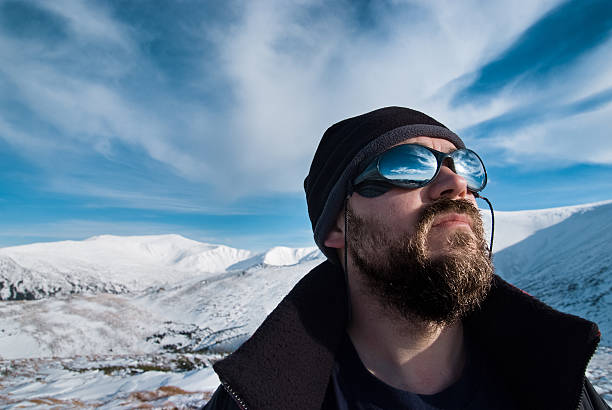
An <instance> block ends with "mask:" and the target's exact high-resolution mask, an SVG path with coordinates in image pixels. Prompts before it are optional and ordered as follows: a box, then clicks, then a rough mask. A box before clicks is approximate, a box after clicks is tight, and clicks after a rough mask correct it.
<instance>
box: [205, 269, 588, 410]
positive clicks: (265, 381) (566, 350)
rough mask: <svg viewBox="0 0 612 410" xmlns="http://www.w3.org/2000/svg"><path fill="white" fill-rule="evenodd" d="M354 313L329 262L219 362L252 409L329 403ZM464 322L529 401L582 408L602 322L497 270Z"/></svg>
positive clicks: (300, 408) (308, 409) (526, 404)
mask: <svg viewBox="0 0 612 410" xmlns="http://www.w3.org/2000/svg"><path fill="white" fill-rule="evenodd" d="M346 320H347V305H346V290H345V286H344V277H343V274H342V271H341V269H340V268H339V267H337V266H336V265H333V264H331V263H330V262H328V261H326V262H323V263H322V264H320V265H319V266H317V267H316V268H314V269H313V270H312V271H311V272H310V273H308V274H307V275H306V276H305V277H304V278H303V279H302V280H301V281H300V282H299V283H298V284H297V285H296V286H295V287H294V288H293V290H292V291H291V292H290V293H289V294H288V295H287V296H286V297H285V298H284V299H283V300H282V301H281V303H280V304H279V305H278V306H277V307H276V309H274V311H273V312H272V313H271V314H270V315H269V316H268V317H267V318H266V320H265V321H264V322H263V323H262V325H261V326H260V327H259V328H258V329H257V330H256V331H255V333H254V334H253V336H252V337H251V338H250V339H249V340H247V341H246V342H245V343H244V344H243V345H242V346H241V347H240V348H239V349H238V350H236V351H235V352H234V353H233V354H231V355H230V356H228V357H226V358H225V359H223V360H221V361H219V362H217V363H216V364H215V365H214V369H215V371H216V372H217V373H218V374H219V377H220V379H221V381H222V382H223V383H226V384H227V385H229V386H231V389H232V390H233V391H235V392H237V394H238V395H239V397H240V398H241V399H242V400H243V401H244V402H245V403H246V404H247V406H248V407H249V408H250V409H251V408H252V409H278V408H291V409H295V410H313V409H320V408H321V405H322V403H323V401H324V397H325V394H326V390H327V387H328V382H329V378H330V375H331V371H332V367H333V365H334V356H335V352H336V351H337V349H338V347H339V345H340V343H341V341H342V338H343V336H344V329H345V327H346ZM464 325H465V326H466V329H467V331H468V332H470V334H471V335H472V336H471V338H473V340H474V341H475V343H476V346H477V348H479V349H480V350H481V351H482V353H483V355H484V357H485V359H486V360H487V363H488V364H490V366H491V368H492V369H494V373H495V374H497V375H499V382H500V383H504V385H505V386H507V387H508V390H509V392H510V393H511V394H512V395H513V396H514V397H515V398H516V400H517V402H518V403H520V404H521V407H520V408H555V409H565V408H567V409H576V408H577V406H578V400H579V396H580V392H581V389H582V380H583V377H584V372H585V370H586V366H587V364H588V362H589V360H590V358H591V356H592V355H593V353H594V352H595V349H596V347H597V344H598V342H599V337H600V334H599V331H598V329H597V326H596V325H595V324H594V323H592V322H589V321H587V320H584V319H581V318H579V317H576V316H572V315H568V314H564V313H561V312H558V311H556V310H554V309H552V308H550V307H549V306H547V305H545V304H544V303H542V302H540V301H538V300H537V299H535V298H533V297H532V296H530V295H528V294H526V293H525V292H523V291H521V290H519V289H518V288H515V287H514V286H512V285H510V284H508V283H507V282H505V281H503V280H502V279H501V278H499V277H498V276H495V278H494V280H493V286H492V289H491V292H490V294H489V296H488V298H487V300H486V301H485V302H484V303H483V305H482V307H481V309H480V310H479V311H478V312H475V313H474V314H472V315H471V316H470V317H468V318H467V319H466V320H465V321H464Z"/></svg>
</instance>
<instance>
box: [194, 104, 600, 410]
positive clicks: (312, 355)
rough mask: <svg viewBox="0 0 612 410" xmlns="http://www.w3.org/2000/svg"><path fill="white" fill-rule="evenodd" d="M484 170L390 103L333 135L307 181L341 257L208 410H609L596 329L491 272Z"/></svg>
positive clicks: (320, 226)
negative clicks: (598, 387)
mask: <svg viewBox="0 0 612 410" xmlns="http://www.w3.org/2000/svg"><path fill="white" fill-rule="evenodd" d="M485 185H486V172H485V168H484V164H483V163H482V161H481V159H480V158H479V157H478V155H477V154H476V153H475V152H473V151H471V150H468V149H466V148H465V145H464V143H463V141H462V140H461V139H460V138H459V137H458V136H457V135H456V134H454V133H453V132H451V131H450V130H448V129H447V128H446V127H445V126H444V125H442V124H441V123H439V122H437V121H436V120H434V119H433V118H431V117H429V116H427V115H425V114H423V113H420V112H418V111H414V110H410V109H407V108H399V107H388V108H383V109H380V110H376V111H373V112H370V113H367V114H363V115H361V116H357V117H354V118H349V119H347V120H344V121H342V122H340V123H337V124H335V125H333V126H332V127H330V128H329V129H328V130H327V131H326V132H325V134H324V135H323V138H322V140H321V142H320V144H319V147H318V149H317V152H316V154H315V156H314V159H313V162H312V165H311V168H310V172H309V174H308V176H307V177H306V180H305V182H304V187H305V190H306V199H307V203H308V212H309V216H310V219H311V222H312V226H313V231H314V238H315V242H316V243H317V245H318V246H319V247H320V248H321V250H322V251H323V253H324V254H325V255H326V256H327V258H328V260H327V261H325V262H324V263H322V264H320V265H319V266H317V267H316V268H315V269H313V270H312V271H311V272H310V273H308V274H307V275H306V276H305V277H304V278H303V279H302V280H301V281H300V282H299V283H298V284H297V285H296V286H295V288H294V289H293V290H292V291H291V292H290V293H289V295H287V296H286V297H285V299H284V300H283V301H282V302H281V303H280V304H279V305H278V307H277V308H276V309H275V310H274V311H273V312H272V313H271V314H270V315H269V316H268V318H267V319H266V320H265V321H264V323H263V324H262V325H261V326H260V328H259V329H258V330H257V331H256V332H255V334H254V335H253V336H252V337H251V338H250V339H249V340H248V341H246V342H245V343H244V344H243V345H242V346H241V347H240V348H239V349H238V350H237V351H236V352H234V353H233V354H232V355H230V356H228V357H227V358H225V359H224V360H222V361H219V362H217V363H216V364H215V366H214V367H215V371H216V372H217V373H218V374H219V377H220V379H221V381H222V383H223V385H222V386H220V388H219V389H218V390H217V391H216V393H215V394H214V396H213V397H212V398H211V400H210V402H209V403H208V405H207V406H206V408H209V409H236V408H240V409H578V408H580V409H605V408H608V407H607V406H606V404H605V403H604V402H603V401H602V400H601V398H600V397H599V396H598V395H597V393H596V392H595V391H594V390H593V388H592V386H591V385H590V383H589V382H588V380H586V378H585V377H584V372H585V369H586V366H587V364H588V361H589V360H590V358H591V356H592V355H593V353H594V351H595V348H596V346H597V343H598V341H599V332H598V330H597V327H596V325H595V324H593V323H591V322H588V321H586V320H584V319H580V318H577V317H574V316H570V315H566V314H563V313H560V312H557V311H555V310H553V309H551V308H550V307H548V306H546V305H544V304H543V303H541V302H539V301H537V300H536V299H534V298H532V297H531V296H529V295H527V294H525V293H523V292H521V291H520V290H518V289H516V288H514V287H512V286H511V285H509V284H507V283H506V282H504V281H503V280H502V279H500V278H499V277H497V276H495V275H494V273H493V267H492V264H491V261H490V258H489V256H490V255H489V252H488V250H487V248H486V242H485V240H484V238H483V236H484V235H483V228H482V221H481V219H480V215H479V212H478V210H477V208H476V206H475V202H476V201H475V198H476V197H477V196H478V192H479V191H481V190H482V189H483V188H484V187H485Z"/></svg>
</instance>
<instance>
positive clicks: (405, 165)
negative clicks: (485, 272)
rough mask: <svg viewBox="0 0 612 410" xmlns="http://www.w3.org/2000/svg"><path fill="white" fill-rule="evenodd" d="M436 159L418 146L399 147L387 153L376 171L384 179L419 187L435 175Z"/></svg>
mask: <svg viewBox="0 0 612 410" xmlns="http://www.w3.org/2000/svg"><path fill="white" fill-rule="evenodd" d="M437 167H438V161H437V160H436V157H435V156H434V155H433V153H431V152H430V151H428V150H427V149H426V148H423V147H421V146H419V145H400V146H397V147H395V148H392V149H390V150H389V151H387V152H386V153H385V154H384V155H383V156H382V157H381V158H380V161H379V162H378V171H379V172H380V173H381V175H383V176H384V177H385V178H387V179H390V180H392V181H398V182H402V183H406V184H414V185H420V184H423V183H425V182H427V181H429V180H430V179H431V178H433V177H434V175H435V174H436V169H437Z"/></svg>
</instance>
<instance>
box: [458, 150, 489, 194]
mask: <svg viewBox="0 0 612 410" xmlns="http://www.w3.org/2000/svg"><path fill="white" fill-rule="evenodd" d="M451 156H452V157H453V161H454V163H455V171H456V172H457V175H460V176H462V177H463V178H465V180H466V182H467V186H468V188H469V189H471V190H473V191H480V190H481V189H483V188H484V186H485V184H486V173H485V168H484V164H483V163H482V161H481V160H480V158H478V156H477V155H476V154H475V153H474V152H473V151H470V150H466V149H460V150H457V151H455V152H453V153H452V154H451Z"/></svg>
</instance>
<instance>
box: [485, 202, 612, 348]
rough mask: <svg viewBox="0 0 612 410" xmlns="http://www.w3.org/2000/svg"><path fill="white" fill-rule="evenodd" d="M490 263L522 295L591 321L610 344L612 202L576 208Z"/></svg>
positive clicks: (607, 343)
mask: <svg viewBox="0 0 612 410" xmlns="http://www.w3.org/2000/svg"><path fill="white" fill-rule="evenodd" d="M494 261H495V267H496V270H497V273H498V274H499V275H500V276H502V277H503V278H504V279H506V280H508V281H509V282H511V283H513V284H515V285H516V286H518V287H519V288H521V289H523V290H524V291H526V292H528V293H530V294H532V295H534V296H536V297H538V298H539V299H541V300H542V301H544V302H545V303H547V304H549V305H551V306H554V307H555V308H556V309H559V310H561V311H564V312H568V313H572V314H575V315H578V316H582V317H586V318H588V319H590V320H593V321H594V322H596V323H597V324H598V325H599V327H600V329H601V331H602V340H603V343H604V344H605V345H607V346H612V203H606V204H603V205H599V206H596V207H586V208H581V209H579V210H578V212H574V213H572V214H571V215H570V216H568V217H567V218H566V219H565V220H563V221H562V222H559V223H557V224H555V225H552V226H550V227H548V228H545V229H542V230H539V231H537V232H535V233H534V234H533V235H531V236H529V237H528V238H526V239H525V240H523V241H521V242H520V243H517V244H516V245H514V246H511V247H508V248H506V249H504V250H502V251H500V252H498V253H496V254H495V259H494Z"/></svg>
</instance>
